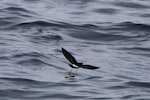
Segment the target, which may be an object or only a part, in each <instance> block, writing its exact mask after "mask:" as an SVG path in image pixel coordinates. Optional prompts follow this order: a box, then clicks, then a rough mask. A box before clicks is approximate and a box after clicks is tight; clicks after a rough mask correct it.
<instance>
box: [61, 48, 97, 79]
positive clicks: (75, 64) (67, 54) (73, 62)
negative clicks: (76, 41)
mask: <svg viewBox="0 0 150 100" xmlns="http://www.w3.org/2000/svg"><path fill="white" fill-rule="evenodd" d="M61 50H62V53H63V55H64V56H65V58H66V59H67V60H68V61H69V62H70V64H68V65H69V66H70V67H71V68H75V69H79V68H83V69H90V70H95V69H98V68H99V67H96V66H92V65H86V64H83V63H82V62H80V63H79V62H78V61H77V60H76V58H75V57H74V56H73V55H71V53H70V52H68V51H67V50H66V49H64V48H61ZM76 75H77V74H76ZM73 77H74V76H73Z"/></svg>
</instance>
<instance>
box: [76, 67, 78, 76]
mask: <svg viewBox="0 0 150 100" xmlns="http://www.w3.org/2000/svg"><path fill="white" fill-rule="evenodd" d="M77 70H78V68H76V76H77Z"/></svg>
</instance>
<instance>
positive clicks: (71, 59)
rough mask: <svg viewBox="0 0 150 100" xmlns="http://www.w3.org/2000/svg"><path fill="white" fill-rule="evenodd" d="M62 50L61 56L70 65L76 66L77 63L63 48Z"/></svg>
mask: <svg viewBox="0 0 150 100" xmlns="http://www.w3.org/2000/svg"><path fill="white" fill-rule="evenodd" d="M61 49H62V53H63V55H64V56H65V57H66V58H67V59H68V60H69V61H70V62H71V63H72V64H78V62H77V61H76V59H75V58H74V57H73V56H72V55H71V54H70V53H69V52H68V51H67V50H65V49H64V48H61Z"/></svg>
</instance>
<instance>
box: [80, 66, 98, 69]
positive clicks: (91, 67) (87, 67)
mask: <svg viewBox="0 0 150 100" xmlns="http://www.w3.org/2000/svg"><path fill="white" fill-rule="evenodd" d="M80 67H81V68H84V69H93V70H94V69H98V68H99V67H95V66H91V65H82V66H80Z"/></svg>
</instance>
